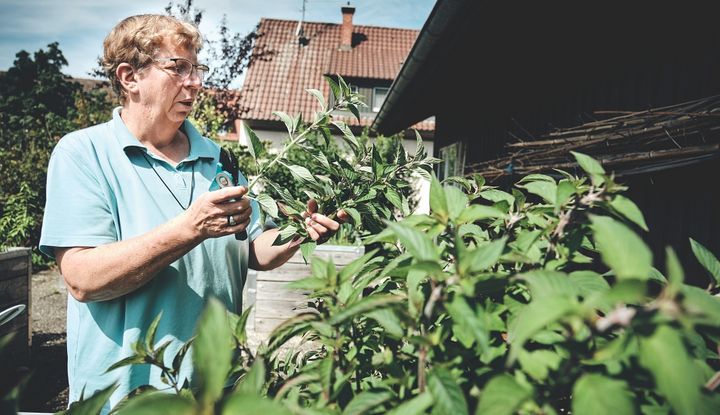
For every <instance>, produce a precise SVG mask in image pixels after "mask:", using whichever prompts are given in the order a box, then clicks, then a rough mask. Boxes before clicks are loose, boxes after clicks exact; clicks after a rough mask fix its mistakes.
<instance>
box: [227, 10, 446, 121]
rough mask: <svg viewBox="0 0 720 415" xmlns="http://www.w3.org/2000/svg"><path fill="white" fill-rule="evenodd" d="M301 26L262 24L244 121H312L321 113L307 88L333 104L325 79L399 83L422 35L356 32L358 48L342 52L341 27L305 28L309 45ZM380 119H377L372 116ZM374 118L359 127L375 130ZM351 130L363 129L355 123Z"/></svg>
mask: <svg viewBox="0 0 720 415" xmlns="http://www.w3.org/2000/svg"><path fill="white" fill-rule="evenodd" d="M297 26H298V22H297V21H293V20H277V19H261V20H260V26H259V30H258V32H259V34H260V36H259V37H258V39H257V41H256V45H255V48H254V49H253V60H252V63H251V64H250V66H249V68H248V71H247V74H246V77H245V81H244V84H243V87H242V91H241V98H240V101H239V103H238V105H239V107H240V109H241V110H240V118H242V119H245V120H258V121H260V120H262V121H268V120H278V118H277V117H275V116H274V115H272V112H273V111H284V112H286V113H288V114H291V115H295V114H298V113H302V114H303V119H305V120H309V119H312V117H313V114H314V113H315V112H316V111H317V110H318V109H319V108H318V104H317V101H316V100H315V98H313V97H312V96H311V95H310V94H308V93H307V92H305V89H307V88H316V89H320V91H322V93H323V95H324V96H325V98H326V99H327V97H328V96H329V95H330V89H329V86H328V85H327V83H326V82H325V80H324V79H323V75H335V74H339V75H340V76H342V77H344V78H364V79H379V80H393V79H395V77H396V76H397V74H398V72H399V71H400V68H401V66H402V64H403V61H404V60H405V58H406V57H407V55H408V53H409V52H410V49H411V48H412V45H413V43H414V42H415V39H416V38H417V36H418V34H419V33H420V32H419V31H418V30H409V29H396V28H388V27H375V26H353V47H352V49H351V50H349V51H343V50H340V48H339V45H340V28H341V26H342V25H340V24H331V23H313V22H306V23H303V31H304V35H305V37H306V38H307V43H306V44H305V45H304V46H303V45H301V44H300V42H299V41H298V38H297V36H295V31H296V30H297ZM372 117H374V114H373V115H372ZM372 117H363V118H362V119H361V122H360V124H359V125H362V126H370V125H371V124H372ZM348 123H349V124H350V125H358V122H357V120H356V119H355V118H352V120H348ZM434 124H435V123H434V122H427V121H425V122H422V123H418V124H417V126H416V128H419V129H422V130H425V131H432V130H434V127H435V125H434Z"/></svg>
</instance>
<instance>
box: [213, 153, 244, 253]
mask: <svg viewBox="0 0 720 415" xmlns="http://www.w3.org/2000/svg"><path fill="white" fill-rule="evenodd" d="M233 186H235V181H234V180H233V176H232V174H230V173H228V172H227V171H225V170H223V166H222V164H220V163H218V167H217V173H215V179H214V180H213V183H212V185H210V190H219V189H223V188H225V187H233ZM234 201H235V200H234V199H233V200H231V202H234ZM235 239H237V240H238V241H244V240H246V239H247V231H242V232H238V233H236V234H235Z"/></svg>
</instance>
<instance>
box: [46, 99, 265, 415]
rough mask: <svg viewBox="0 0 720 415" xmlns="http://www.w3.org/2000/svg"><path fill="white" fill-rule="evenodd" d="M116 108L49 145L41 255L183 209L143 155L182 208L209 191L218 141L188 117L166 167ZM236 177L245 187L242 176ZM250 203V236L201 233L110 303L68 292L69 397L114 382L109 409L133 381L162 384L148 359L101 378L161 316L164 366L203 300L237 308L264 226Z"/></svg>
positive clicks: (128, 232)
mask: <svg viewBox="0 0 720 415" xmlns="http://www.w3.org/2000/svg"><path fill="white" fill-rule="evenodd" d="M120 110H121V108H116V109H115V110H114V111H113V119H112V120H111V121H109V122H107V123H105V124H100V125H96V126H94V127H90V128H87V129H84V130H80V131H76V132H73V133H71V134H68V135H67V136H65V137H63V138H62V139H61V140H60V142H59V143H58V145H57V146H56V148H55V150H54V151H53V154H52V157H51V159H50V166H49V168H48V179H47V202H46V205H45V216H44V219H43V226H42V235H41V238H40V250H41V251H42V252H43V253H45V254H47V255H49V256H54V252H53V248H54V247H94V246H98V245H103V244H109V243H112V242H115V241H120V240H125V239H129V238H132V237H135V236H138V235H142V234H144V233H146V232H148V231H150V230H152V229H154V228H156V227H157V226H159V225H161V224H163V223H166V222H168V221H170V220H171V219H173V218H174V217H176V216H178V215H179V214H181V213H182V212H183V209H182V208H181V207H180V206H179V205H178V202H176V200H175V198H173V195H172V194H171V193H170V191H169V190H168V188H166V187H165V185H164V184H163V182H162V181H161V180H160V179H159V178H158V176H157V175H156V173H155V172H154V171H153V169H152V168H151V167H150V165H149V163H148V161H149V162H150V163H152V166H153V167H154V168H155V170H156V171H157V173H158V174H159V175H160V176H161V177H162V180H163V181H164V182H165V183H166V184H167V186H168V187H169V188H170V190H171V191H172V193H173V194H174V195H175V197H177V199H178V200H179V201H180V203H182V205H183V206H185V207H187V206H188V201H189V200H190V197H191V193H192V199H193V200H194V199H197V198H198V197H199V196H200V195H202V194H203V193H205V192H207V191H209V189H210V186H211V183H212V181H213V178H214V177H215V174H216V169H217V163H218V159H219V154H220V148H219V146H218V145H217V144H215V143H213V142H212V141H210V140H208V139H207V138H204V137H202V136H201V135H200V134H199V133H198V131H197V130H196V129H195V128H194V127H193V126H192V124H190V122H188V121H187V120H186V121H185V122H184V123H183V125H182V127H181V128H182V129H183V131H184V132H185V133H186V134H187V136H188V137H189V139H190V154H189V155H188V157H187V158H186V159H185V160H183V161H181V162H180V163H179V164H178V165H177V166H172V165H171V164H169V163H168V162H166V161H165V160H163V159H161V158H159V157H157V156H155V155H154V154H152V153H151V152H149V151H148V150H147V148H146V147H145V146H143V145H142V144H141V143H140V142H139V141H138V139H137V138H135V136H133V135H132V134H131V133H130V131H129V130H128V129H127V127H126V126H125V124H124V122H123V121H122V119H121V118H120ZM143 154H145V157H143ZM193 181H194V184H193ZM240 182H241V183H243V182H244V184H247V180H246V179H245V178H244V177H241V180H240ZM252 203H253V204H252V209H253V213H252V218H251V222H250V227H249V228H248V240H247V241H242V242H241V241H237V240H236V239H235V238H234V236H233V235H229V236H226V237H222V238H216V239H208V240H206V241H204V242H203V243H201V244H200V245H198V246H196V247H195V248H194V249H193V250H191V251H190V252H188V253H187V254H186V255H184V256H183V257H182V258H180V259H178V260H177V261H175V262H174V263H172V264H171V265H170V266H168V267H166V268H165V269H163V270H162V271H160V273H158V275H157V276H155V277H154V278H153V279H152V280H151V281H150V282H148V283H147V284H145V285H144V286H142V287H141V288H139V289H137V290H136V291H134V292H132V293H130V294H127V295H125V296H123V297H120V298H117V299H114V300H110V301H101V302H93V303H80V302H78V301H76V300H75V299H74V298H73V297H72V296H69V295H68V312H67V349H68V378H69V384H70V402H73V401H76V400H78V399H79V398H80V392H81V391H82V389H83V388H85V397H86V398H87V397H88V396H90V395H91V394H92V393H93V392H95V391H97V390H100V389H102V388H104V387H106V386H108V385H110V384H111V383H113V382H119V384H120V387H119V388H118V389H117V390H116V391H115V393H114V394H113V396H112V397H111V399H110V406H115V405H116V404H117V402H118V401H119V400H120V399H121V398H122V397H123V396H125V395H127V393H128V392H130V391H131V390H133V389H134V388H136V387H138V386H140V385H146V384H149V385H153V386H155V387H157V388H160V389H166V388H167V385H165V384H164V383H162V382H161V381H160V371H159V370H157V369H156V368H154V367H153V368H151V367H150V366H149V365H133V366H126V367H124V368H120V369H116V370H113V371H112V372H110V373H107V374H105V370H106V369H107V368H108V367H110V366H111V365H112V364H114V363H116V362H118V361H119V360H121V359H123V358H125V357H128V356H129V355H131V353H132V352H131V345H132V344H133V343H134V342H136V341H137V340H138V339H139V338H141V337H142V336H144V334H145V332H146V330H147V328H148V326H149V325H150V323H151V322H152V321H153V319H154V318H155V317H156V316H157V315H158V314H160V313H162V319H161V320H160V325H159V327H158V329H157V334H156V337H155V339H156V344H160V343H164V342H165V341H167V340H171V341H172V344H171V345H170V346H169V347H168V349H167V351H166V353H165V358H166V361H167V365H171V364H172V358H173V356H174V355H175V353H176V352H177V350H178V349H179V347H180V346H181V344H182V343H183V342H185V341H187V340H188V339H189V338H190V337H191V336H192V335H193V331H194V329H195V324H196V322H197V319H198V317H199V316H200V314H201V312H202V310H203V307H204V305H205V303H206V301H207V300H208V298H209V297H210V296H215V297H217V298H219V299H220V300H221V301H222V302H223V303H224V304H225V305H226V306H227V308H228V309H229V310H231V311H234V312H236V313H237V312H239V311H240V310H241V299H242V295H241V294H242V284H243V282H244V281H243V280H244V278H245V275H246V271H247V264H248V245H249V242H248V241H250V240H253V239H255V238H256V237H257V236H258V235H260V233H262V230H263V229H262V225H261V223H260V218H259V211H260V210H259V207H258V205H257V203H256V202H254V201H253V202H252ZM190 369H191V368H190V364H189V359H188V361H186V365H185V366H184V367H183V370H184V371H185V374H186V375H187V376H190V375H191V373H190ZM110 406H108V407H106V408H104V410H103V412H107V410H108V409H109V408H110Z"/></svg>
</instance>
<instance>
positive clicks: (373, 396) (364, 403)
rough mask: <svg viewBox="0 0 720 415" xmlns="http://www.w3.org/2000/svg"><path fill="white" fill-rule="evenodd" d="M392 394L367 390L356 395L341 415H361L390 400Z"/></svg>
mask: <svg viewBox="0 0 720 415" xmlns="http://www.w3.org/2000/svg"><path fill="white" fill-rule="evenodd" d="M392 397H393V394H392V393H391V392H389V391H386V390H367V391H363V392H360V393H358V394H357V395H355V397H354V398H353V399H352V400H351V401H350V403H348V404H347V406H346V407H345V409H344V410H343V412H342V413H343V415H363V414H366V413H369V412H371V410H373V409H374V408H376V407H378V406H380V405H382V404H383V403H385V402H387V401H389V400H390V398H392Z"/></svg>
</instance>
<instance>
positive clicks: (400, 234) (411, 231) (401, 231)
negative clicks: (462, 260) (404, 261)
mask: <svg viewBox="0 0 720 415" xmlns="http://www.w3.org/2000/svg"><path fill="white" fill-rule="evenodd" d="M387 226H388V229H390V230H391V231H392V232H393V233H395V235H397V238H398V240H399V241H400V242H401V243H402V244H403V246H404V247H405V249H407V251H408V252H410V254H412V256H413V257H414V258H415V259H417V260H419V261H431V262H432V261H436V260H438V259H439V258H440V255H439V253H438V251H437V249H436V248H435V244H434V243H433V241H432V239H431V238H430V236H428V235H427V234H426V233H423V232H420V231H418V230H417V229H415V228H411V227H409V226H406V225H404V224H403V223H395V222H387Z"/></svg>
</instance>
